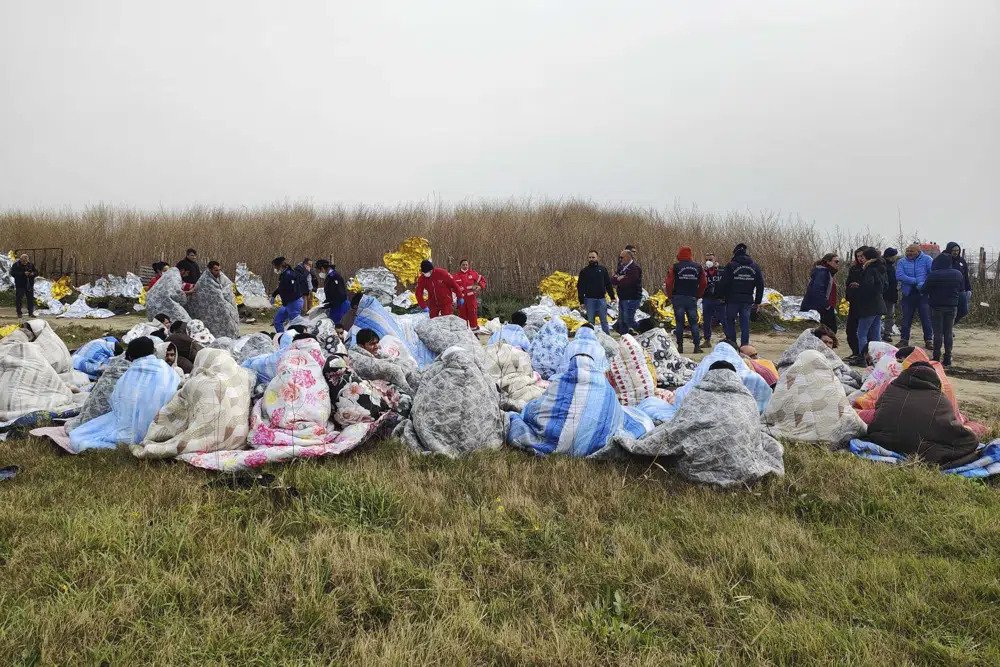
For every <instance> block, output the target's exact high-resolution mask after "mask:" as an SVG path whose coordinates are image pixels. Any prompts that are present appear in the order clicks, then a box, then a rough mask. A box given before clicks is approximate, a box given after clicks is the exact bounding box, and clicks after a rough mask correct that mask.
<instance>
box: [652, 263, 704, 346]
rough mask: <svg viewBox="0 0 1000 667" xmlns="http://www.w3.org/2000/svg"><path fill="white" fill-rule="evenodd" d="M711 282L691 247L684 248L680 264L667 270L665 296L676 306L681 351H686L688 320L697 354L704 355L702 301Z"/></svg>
mask: <svg viewBox="0 0 1000 667" xmlns="http://www.w3.org/2000/svg"><path fill="white" fill-rule="evenodd" d="M707 286H708V279H707V277H706V276H705V269H704V267H702V265H701V264H699V263H698V262H696V261H694V259H693V257H692V255H691V248H689V247H688V246H681V248H680V250H678V251H677V263H676V264H674V265H673V266H672V267H670V270H669V271H667V279H666V280H665V281H664V283H663V293H664V294H666V295H667V296H669V297H670V303H671V304H672V305H673V307H674V320H675V321H676V325H675V326H674V336H676V337H677V351H678V352H684V319H685V316H687V320H688V323H689V324H690V325H691V337H692V338H693V339H694V351H695V353H698V352H701V331H699V330H698V299H700V298H701V296H702V295H703V294H704V293H705V288H706V287H707Z"/></svg>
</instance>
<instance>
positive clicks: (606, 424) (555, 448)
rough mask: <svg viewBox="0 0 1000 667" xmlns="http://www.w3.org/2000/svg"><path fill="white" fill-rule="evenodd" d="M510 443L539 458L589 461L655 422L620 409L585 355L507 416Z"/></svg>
mask: <svg viewBox="0 0 1000 667" xmlns="http://www.w3.org/2000/svg"><path fill="white" fill-rule="evenodd" d="M507 416H508V419H509V424H508V429H507V442H508V444H510V445H512V446H514V447H518V448H520V449H524V450H527V451H530V452H534V453H535V454H539V455H547V454H568V455H570V456H592V455H594V454H598V453H601V452H602V451H603V450H604V449H605V448H607V447H608V446H610V445H611V439H612V438H613V437H614V436H616V435H631V436H632V437H633V438H641V437H642V436H644V435H646V434H647V433H648V432H650V431H652V430H653V420H652V419H651V418H650V417H649V415H647V414H646V413H645V412H643V411H642V410H641V409H638V408H629V409H624V408H622V406H621V404H620V403H619V402H618V397H617V396H615V391H614V389H612V388H611V384H610V383H609V382H608V380H607V378H606V377H605V376H604V373H602V372H600V371H599V370H597V367H596V364H595V362H594V360H593V359H591V358H590V357H588V356H586V355H577V356H575V357H573V358H572V359H571V360H570V362H569V364H568V367H567V368H566V370H565V371H563V372H562V373H559V374H557V375H555V376H553V377H552V381H551V384H550V385H549V387H548V388H547V389H546V390H545V393H544V394H542V396H540V397H539V398H537V399H535V400H533V401H530V402H529V403H528V404H527V405H526V406H525V407H524V410H522V411H521V412H520V413H517V412H511V413H508V415H507Z"/></svg>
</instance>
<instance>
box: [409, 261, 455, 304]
mask: <svg viewBox="0 0 1000 667" xmlns="http://www.w3.org/2000/svg"><path fill="white" fill-rule="evenodd" d="M416 292H417V305H418V306H420V307H421V308H423V309H424V312H425V313H429V314H430V316H431V317H440V316H441V315H451V314H453V313H454V312H455V308H454V306H453V305H452V300H451V295H452V294H454V295H455V299H456V303H457V304H458V305H459V306H462V305H463V304H465V298H464V297H463V295H462V288H461V287H459V286H458V283H456V282H455V279H454V278H452V277H451V274H450V273H448V271H447V270H446V269H437V268H434V264H433V263H432V262H431V261H430V260H429V259H425V260H424V261H422V262H420V275H419V276H418V277H417V287H416Z"/></svg>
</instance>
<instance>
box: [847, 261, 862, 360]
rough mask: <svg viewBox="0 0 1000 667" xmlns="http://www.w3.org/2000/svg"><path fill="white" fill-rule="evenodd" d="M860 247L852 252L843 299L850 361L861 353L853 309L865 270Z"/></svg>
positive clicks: (856, 312)
mask: <svg viewBox="0 0 1000 667" xmlns="http://www.w3.org/2000/svg"><path fill="white" fill-rule="evenodd" d="M866 247H867V246H861V247H860V248H858V249H857V250H855V251H854V262H853V263H852V264H851V268H850V269H848V271H847V285H846V289H845V290H844V298H845V299H847V304H848V307H847V322H845V323H844V328H846V329H847V345H848V346H849V347H850V348H851V356H850V357H849V358H850V359H857V358H858V357H859V355H860V353H861V350H860V348H858V311H857V308H855V307H854V297H855V295H856V294H857V293H858V288H859V287H861V274H862V273H863V272H864V270H865V248H866Z"/></svg>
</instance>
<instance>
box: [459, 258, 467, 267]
mask: <svg viewBox="0 0 1000 667" xmlns="http://www.w3.org/2000/svg"><path fill="white" fill-rule="evenodd" d="M468 261H469V260H468V259H466V258H465V257H463V258H462V259H460V260H458V265H459V266H461V265H462V262H468Z"/></svg>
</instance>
